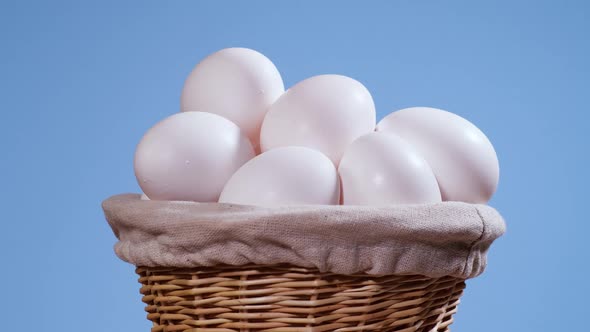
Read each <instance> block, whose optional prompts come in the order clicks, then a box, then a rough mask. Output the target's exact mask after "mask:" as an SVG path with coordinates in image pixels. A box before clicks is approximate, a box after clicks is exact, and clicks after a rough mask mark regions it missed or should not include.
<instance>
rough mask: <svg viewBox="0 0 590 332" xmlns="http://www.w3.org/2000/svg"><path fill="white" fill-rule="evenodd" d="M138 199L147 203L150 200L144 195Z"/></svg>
mask: <svg viewBox="0 0 590 332" xmlns="http://www.w3.org/2000/svg"><path fill="white" fill-rule="evenodd" d="M139 199H141V200H142V201H149V200H150V198H149V197H147V195H146V194H141V197H140V198H139Z"/></svg>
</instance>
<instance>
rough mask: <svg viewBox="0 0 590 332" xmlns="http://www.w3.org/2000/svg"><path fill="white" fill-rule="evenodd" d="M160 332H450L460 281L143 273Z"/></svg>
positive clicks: (262, 269) (297, 273)
mask: <svg viewBox="0 0 590 332" xmlns="http://www.w3.org/2000/svg"><path fill="white" fill-rule="evenodd" d="M136 272H137V273H138V274H139V276H140V278H139V282H140V283H141V284H142V288H141V293H142V294H143V295H144V296H143V302H145V303H146V304H147V306H146V311H147V312H148V315H147V318H148V319H149V320H151V321H152V322H153V324H154V325H153V328H152V331H153V332H160V331H162V332H164V331H166V332H167V331H171V332H172V331H184V332H188V331H190V332H263V331H264V332H323V331H335V332H348V331H391V332H393V331H395V332H426V331H434V332H443V331H449V328H448V327H449V325H450V324H451V323H452V321H453V319H452V315H453V314H454V313H455V312H456V310H457V305H458V304H459V298H460V296H461V294H462V292H463V289H464V288H465V283H464V280H462V279H457V278H453V277H443V278H438V279H433V278H429V277H424V276H416V275H414V276H371V275H366V274H359V275H337V274H331V273H320V272H319V271H318V270H315V269H306V268H299V267H294V266H289V265H272V266H266V265H265V266H260V265H250V266H216V267H211V268H193V269H186V268H185V269H182V268H148V267H138V268H137V270H136Z"/></svg>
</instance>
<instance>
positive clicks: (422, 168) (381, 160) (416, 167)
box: [338, 133, 441, 206]
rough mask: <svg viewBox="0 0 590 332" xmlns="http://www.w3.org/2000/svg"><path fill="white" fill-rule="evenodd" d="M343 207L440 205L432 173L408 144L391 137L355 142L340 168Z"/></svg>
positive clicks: (374, 136)
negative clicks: (437, 203)
mask: <svg viewBox="0 0 590 332" xmlns="http://www.w3.org/2000/svg"><path fill="white" fill-rule="evenodd" d="M338 172H339V174H340V178H341V179H342V196H343V204H344V205H373V206H387V205H395V204H422V203H436V202H440V201H441V195H440V190H439V188H438V183H437V182H436V178H435V176H434V174H433V173H432V169H431V168H430V166H429V165H428V163H427V162H426V161H425V160H424V158H422V156H421V155H420V154H418V152H417V151H416V150H415V149H414V148H413V147H412V146H411V145H410V144H408V143H407V142H405V141H404V140H402V139H401V138H399V137H398V136H396V135H393V134H388V133H371V134H367V135H364V136H361V137H359V138H358V139H356V140H355V141H354V142H353V143H352V144H351V145H350V146H349V147H348V148H347V149H346V151H345V152H344V156H343V157H342V160H341V161H340V166H339V167H338Z"/></svg>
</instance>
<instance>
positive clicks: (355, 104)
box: [260, 75, 375, 165]
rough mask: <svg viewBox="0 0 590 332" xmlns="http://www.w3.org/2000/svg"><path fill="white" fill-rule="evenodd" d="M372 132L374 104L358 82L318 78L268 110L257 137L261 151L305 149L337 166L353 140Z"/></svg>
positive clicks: (291, 91) (338, 77)
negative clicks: (289, 148)
mask: <svg viewBox="0 0 590 332" xmlns="http://www.w3.org/2000/svg"><path fill="white" fill-rule="evenodd" d="M374 130H375V104H374V103H373V98H372V97H371V94H370V93H369V91H368V90H367V89H366V88H365V87H364V86H363V85H362V84H361V83H360V82H358V81H356V80H354V79H352V78H350V77H346V76H341V75H320V76H314V77H311V78H308V79H306V80H303V81H301V82H299V83H298V84H296V85H295V86H293V87H292V88H290V89H289V90H287V92H285V93H284V94H283V95H282V96H281V97H280V98H279V99H278V100H277V101H276V102H275V103H274V104H273V105H272V106H271V107H270V109H269V111H268V113H267V114H266V117H265V118H264V122H263V124H262V131H261V133H260V144H261V147H262V151H268V150H270V149H273V148H277V147H283V146H294V145H295V146H306V147H309V148H312V149H316V150H318V151H320V152H322V153H324V154H325V155H327V156H328V157H329V158H330V159H331V160H332V161H333V162H334V163H335V164H336V165H337V164H338V162H340V158H341V157H342V153H343V152H344V149H345V148H346V147H347V146H348V145H349V144H350V143H352V141H354V140H355V139H356V138H358V137H360V136H362V135H364V134H367V133H369V132H372V131H374Z"/></svg>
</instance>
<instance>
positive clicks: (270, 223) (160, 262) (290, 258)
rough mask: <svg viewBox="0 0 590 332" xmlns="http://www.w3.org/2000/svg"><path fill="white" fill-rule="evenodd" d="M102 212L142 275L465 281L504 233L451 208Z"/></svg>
mask: <svg viewBox="0 0 590 332" xmlns="http://www.w3.org/2000/svg"><path fill="white" fill-rule="evenodd" d="M103 209H104V212H105V215H106V218H107V220H108V222H109V224H110V225H111V227H112V229H113V232H114V233H115V235H116V236H117V238H118V239H119V242H117V243H116V244H115V252H116V253H117V255H118V256H119V258H121V259H122V260H124V261H126V262H129V263H132V264H134V265H137V266H150V267H156V266H171V267H199V266H214V265H218V264H229V265H243V264H249V263H254V264H277V263H289V264H293V265H297V266H302V267H315V268H318V269H319V270H320V271H322V272H332V273H338V274H354V273H368V274H374V275H382V274H421V275H426V276H429V277H441V276H445V275H448V276H454V277H458V278H465V279H467V278H472V277H475V276H477V275H479V274H481V273H482V272H483V270H484V268H485V266H486V253H487V250H488V248H489V246H490V245H491V243H492V242H493V241H494V240H495V239H496V238H498V237H499V236H500V235H502V234H503V233H504V231H505V224H504V221H503V219H502V217H501V216H500V215H499V214H498V213H497V212H496V210H494V209H493V208H491V207H489V206H486V205H476V204H467V203H460V202H443V203H436V204H425V205H401V206H390V207H365V206H313V205H310V206H291V207H281V208H264V207H255V206H240V205H231V204H217V203H194V202H177V201H176V202H173V201H147V200H146V201H144V200H141V199H140V195H137V194H123V195H117V196H113V197H111V198H109V199H107V200H105V201H104V202H103Z"/></svg>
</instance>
